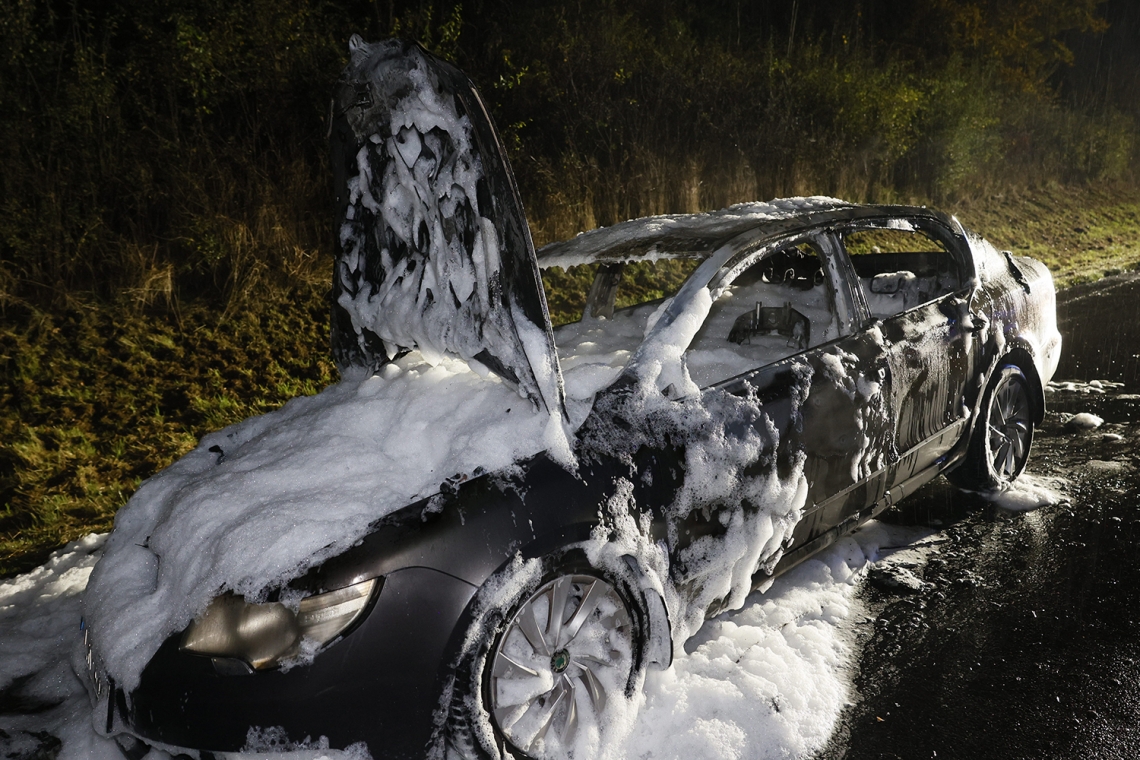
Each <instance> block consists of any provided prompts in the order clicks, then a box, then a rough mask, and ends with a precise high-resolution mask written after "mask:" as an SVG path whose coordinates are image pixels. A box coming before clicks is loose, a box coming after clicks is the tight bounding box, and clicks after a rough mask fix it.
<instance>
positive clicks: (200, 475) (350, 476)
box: [85, 353, 573, 692]
mask: <svg viewBox="0 0 1140 760" xmlns="http://www.w3.org/2000/svg"><path fill="white" fill-rule="evenodd" d="M211 449H214V450H211ZM542 451H550V452H551V453H552V455H553V456H554V457H555V458H556V459H559V460H560V461H562V462H564V463H566V464H567V466H571V464H572V459H573V456H572V454H571V453H570V450H569V444H568V441H567V439H566V437H565V431H564V429H563V428H562V426H561V423H560V422H559V420H558V419H557V418H555V417H553V416H551V415H549V414H547V413H545V412H544V411H535V410H534V407H533V405H532V404H530V402H529V401H527V400H525V399H523V398H521V397H520V396H519V395H518V394H517V393H516V392H515V391H514V390H512V389H511V388H510V387H508V386H507V385H506V384H504V383H502V382H500V381H499V380H498V378H496V377H494V376H488V377H481V376H480V375H478V374H476V373H474V372H473V371H471V370H470V369H469V368H468V366H467V365H466V364H464V363H463V362H461V361H459V360H457V359H452V358H449V357H440V358H439V360H438V363H437V364H436V365H435V366H432V365H431V364H428V363H427V362H425V361H424V360H423V359H422V357H421V356H420V355H419V354H418V353H412V354H409V355H407V356H405V357H404V358H402V359H400V360H399V361H397V362H394V363H392V364H389V365H386V366H385V367H384V368H383V369H382V370H381V371H380V373H378V374H377V375H375V376H371V377H367V378H363V377H354V378H348V379H346V380H344V381H343V382H341V383H338V384H337V385H334V386H331V387H329V388H327V389H325V390H324V391H323V392H322V393H320V394H317V395H316V396H310V397H305V398H298V399H294V400H293V401H290V402H289V403H288V404H286V405H285V406H284V407H283V408H281V409H279V410H277V411H275V412H271V413H269V414H266V415H262V416H259V417H252V418H250V419H247V420H245V421H243V422H241V423H238V424H236V425H233V426H231V427H228V428H226V429H224V430H221V431H219V432H216V433H212V434H210V435H207V436H205V437H204V438H203V439H202V440H201V442H200V443H199V444H198V447H197V448H196V449H195V450H194V451H192V452H191V453H189V454H187V455H186V456H185V457H183V458H182V459H180V460H179V461H177V462H175V463H174V464H173V465H171V466H170V467H169V468H167V469H166V470H164V471H162V472H160V473H159V474H157V475H155V476H154V477H152V478H150V479H149V480H148V481H146V482H145V483H144V484H143V485H142V486H141V487H140V488H139V490H138V492H137V493H136V494H135V495H134V497H132V498H131V500H130V502H128V504H127V505H126V506H125V507H123V508H122V509H121V510H120V511H119V513H118V515H117V516H116V519H115V531H114V533H113V534H112V537H111V539H110V540H109V541H108V542H107V548H106V555H105V557H104V559H103V561H102V562H101V563H100V564H99V566H98V568H97V569H96V570H95V572H94V574H93V575H92V579H91V585H90V588H89V589H88V592H87V598H86V601H85V614H86V616H87V621H88V623H89V625H90V628H91V635H92V637H93V640H94V643H95V650H96V652H97V653H98V657H99V659H100V662H99V665H100V667H102V668H103V669H104V670H105V671H106V673H107V674H108V675H109V676H111V677H112V678H114V679H115V681H116V682H117V683H118V684H119V685H120V686H121V687H122V688H123V689H125V690H126V691H128V692H129V691H130V690H131V689H133V688H134V687H135V686H136V685H137V684H138V680H139V676H140V674H141V673H142V669H143V667H144V666H145V665H146V663H147V662H148V661H149V660H150V658H151V656H152V655H153V654H154V652H155V651H156V650H157V648H158V646H159V645H160V644H161V643H162V642H163V640H165V639H166V637H167V636H169V635H170V634H172V633H174V632H175V631H178V630H181V629H182V628H184V627H185V626H186V625H187V624H189V622H190V621H191V620H192V619H193V618H194V617H195V616H196V615H197V614H199V613H200V612H201V611H202V610H203V609H205V607H206V605H207V604H209V602H210V600H211V599H213V598H214V597H215V596H217V595H218V594H219V593H221V592H222V591H225V590H231V591H234V592H236V593H237V594H239V595H242V596H244V597H246V598H247V599H250V600H262V599H264V598H265V595H266V594H267V593H268V592H269V591H271V590H273V589H275V588H277V587H280V586H282V585H283V584H285V583H286V582H288V581H289V580H290V579H292V578H295V577H297V576H298V575H300V574H301V573H303V572H304V571H305V570H306V569H308V568H310V567H312V566H314V565H317V564H319V563H320V562H322V561H324V560H325V559H328V558H329V557H333V556H336V555H337V554H340V553H341V552H343V551H345V550H346V549H348V548H349V547H350V546H352V545H353V544H354V543H355V542H356V541H358V540H359V539H360V538H362V537H363V536H364V535H365V534H366V533H367V532H368V530H369V527H370V526H371V525H372V524H373V523H374V522H375V521H376V520H377V519H379V518H381V517H383V516H384V515H386V514H388V513H390V512H392V511H394V510H396V509H399V508H401V507H404V506H407V505H408V504H411V503H412V502H414V501H416V500H417V499H420V498H423V497H427V496H431V495H433V494H435V493H437V492H438V491H439V488H440V484H441V483H443V481H444V480H445V479H447V478H449V477H452V476H455V475H460V476H468V475H471V474H473V473H474V472H476V470H477V468H484V469H486V470H487V471H496V470H500V469H503V468H506V467H508V466H510V465H512V464H513V463H515V462H518V461H520V460H522V459H525V458H527V457H529V456H531V455H534V454H537V453H539V452H542Z"/></svg>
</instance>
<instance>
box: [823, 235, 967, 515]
mask: <svg viewBox="0 0 1140 760" xmlns="http://www.w3.org/2000/svg"><path fill="white" fill-rule="evenodd" d="M836 232H837V238H838V240H839V241H840V244H841V245H842V247H843V250H844V252H845V253H846V255H847V256H848V257H849V260H850V262H851V265H852V273H853V275H854V278H855V282H856V283H857V287H856V288H855V296H856V301H857V302H858V308H859V309H861V310H864V311H865V316H864V320H865V324H867V325H868V329H869V330H871V331H878V332H879V333H881V337H882V341H883V344H884V347H885V350H886V354H887V369H888V373H889V378H890V382H889V385H890V395H889V398H888V403H889V405H890V412H891V416H892V418H893V420H894V430H893V437H894V440H895V444H896V446H897V447H898V452H899V456H898V461H897V463H895V465H894V466H893V467H892V468H891V472H890V474H889V476H888V483H887V485H888V488H890V489H891V497H892V498H891V500H892V501H897V500H898V499H899V498H902V497H903V496H904V495H906V493H908V492H909V491H910V490H913V487H917V485H920V484H921V482H925V480H926V479H928V478H929V476H930V473H931V471H932V468H936V467H937V465H938V464H939V463H940V462H941V460H942V458H943V457H945V456H946V455H947V453H948V452H949V451H950V450H951V449H952V448H953V446H954V444H955V443H956V442H957V441H958V440H959V438H960V437H961V434H962V431H963V429H964V427H965V425H966V423H967V417H968V411H967V408H966V403H965V397H966V390H967V389H966V384H967V382H968V378H970V377H971V376H972V375H973V373H974V369H975V365H976V362H977V356H976V355H977V352H976V350H975V349H976V343H977V341H976V340H975V339H974V336H975V333H976V331H977V330H978V329H980V328H981V327H983V326H984V322H983V318H982V317H976V316H974V315H971V314H970V309H969V303H970V295H971V288H972V283H973V282H974V279H973V266H972V262H971V260H970V258H969V255H968V249H967V246H966V242H965V240H964V239H962V238H961V236H960V235H956V234H955V233H954V232H953V231H952V230H950V229H948V228H946V227H945V226H943V225H942V224H941V223H940V222H938V221H937V220H934V219H925V218H905V217H896V218H881V219H869V220H862V221H859V222H855V223H851V224H849V225H846V226H844V227H841V228H839V229H837V230H836Z"/></svg>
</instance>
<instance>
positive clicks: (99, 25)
mask: <svg viewBox="0 0 1140 760" xmlns="http://www.w3.org/2000/svg"><path fill="white" fill-rule="evenodd" d="M353 33H360V34H361V35H363V36H364V37H365V38H366V39H370V40H371V39H378V38H381V37H384V36H387V35H389V34H395V35H400V36H403V37H407V38H412V39H415V40H418V41H420V42H421V43H422V44H423V45H424V46H425V47H426V48H428V49H430V50H431V51H433V52H434V53H436V54H437V55H441V56H443V57H445V58H448V59H450V60H452V61H454V62H455V63H456V64H457V65H458V66H460V67H461V68H462V69H463V70H465V71H466V72H468V73H469V75H470V76H471V78H472V79H473V80H474V81H475V83H476V85H477V86H478V88H479V89H480V91H481V92H482V94H483V96H484V98H485V99H486V101H487V102H488V105H489V108H490V110H491V113H492V115H493V117H494V118H495V120H496V122H497V124H498V127H499V129H500V131H501V133H502V136H503V138H504V141H505V143H506V145H507V148H508V151H509V154H510V159H511V162H512V165H513V167H514V170H515V173H516V174H517V176H518V180H519V186H520V189H521V191H522V193H523V200H524V203H525V205H526V209H527V214H528V219H529V222H530V225H531V229H532V231H533V234H534V237H535V239H536V242H537V243H539V244H542V243H545V242H549V241H551V240H556V239H563V238H566V237H569V236H571V235H574V234H576V233H577V232H579V231H581V230H584V229H590V228H593V227H595V226H598V225H605V224H611V223H613V222H615V221H618V220H621V219H626V218H631V217H636V216H640V215H645V214H653V213H663V212H686V211H698V210H705V209H714V208H720V207H723V206H726V205H729V204H731V203H736V202H740V201H750V200H764V199H768V198H772V197H778V196H787V195H800V194H804V195H808V194H829V195H836V196H840V197H844V198H847V199H850V200H854V201H876V202H896V201H897V202H909V203H931V204H934V205H937V206H939V207H942V208H948V209H950V210H951V211H954V212H956V213H961V212H963V211H965V212H967V213H964V214H963V221H964V222H965V223H967V224H968V225H970V226H973V227H974V228H975V229H977V230H979V231H980V232H982V233H984V234H986V235H987V236H988V237H989V238H990V239H991V240H992V241H993V242H994V243H995V244H996V245H999V246H1001V247H1008V248H1011V249H1012V250H1014V251H1016V252H1018V253H1024V254H1031V255H1033V256H1036V257H1038V258H1040V259H1042V260H1045V261H1047V262H1050V264H1051V265H1052V266H1054V267H1056V269H1055V271H1057V272H1058V276H1059V277H1066V278H1070V279H1071V278H1072V277H1074V276H1076V275H1074V274H1073V273H1074V272H1077V273H1082V272H1091V273H1092V274H1094V275H1099V274H1100V273H1101V272H1103V271H1104V270H1105V269H1108V268H1111V267H1121V266H1130V265H1132V264H1133V263H1135V262H1136V261H1137V260H1138V259H1140V252H1138V251H1137V248H1136V242H1135V241H1136V240H1137V239H1140V188H1138V184H1140V183H1137V182H1136V180H1137V177H1140V174H1138V172H1137V169H1138V168H1140V141H1138V135H1140V130H1138V128H1137V127H1138V123H1140V61H1138V56H1140V52H1138V51H1140V3H1137V2H1135V0H1107V1H1105V2H1098V1H1097V0H1035V1H1034V2H1026V1H1025V0H963V1H961V2H953V1H952V0H857V1H856V2H851V1H850V0H843V1H842V2H841V1H839V0H818V1H815V2H812V1H810V0H752V1H746V0H704V1H703V2H697V1H696V0H688V1H685V2H682V1H680V0H621V1H620V2H619V1H618V0H582V1H581V2H573V3H552V2H522V1H519V2H507V1H506V0H464V1H463V2H456V1H455V0H436V1H435V2H411V1H410V0H377V1H376V2H363V1H360V2H313V1H312V0H245V1H244V2H234V1H233V0H0V576H3V575H6V574H11V573H14V572H19V571H21V570H26V569H30V568H32V567H35V566H36V565H38V564H40V563H41V562H43V560H44V559H45V558H46V556H47V555H48V553H49V552H50V551H52V550H53V549H55V548H57V547H59V546H61V545H63V544H64V543H66V542H67V541H69V540H72V539H74V538H77V537H79V536H81V535H83V534H85V533H87V532H89V531H92V530H96V531H103V530H107V529H108V528H109V527H110V525H111V521H112V519H113V516H114V514H115V512H116V511H117V509H118V508H119V507H120V506H121V505H122V504H123V503H125V501H126V500H127V499H128V498H129V497H130V495H131V494H132V493H133V492H134V490H135V489H136V488H137V486H138V484H139V483H140V482H141V481H142V480H143V479H144V478H147V477H149V476H150V475H152V474H154V473H155V472H157V471H158V470H159V469H161V468H162V467H165V466H166V465H167V464H169V463H170V462H171V461H172V460H173V459H175V458H176V457H178V456H180V455H181V454H183V453H185V452H186V451H188V450H189V449H190V448H192V447H193V446H194V445H195V443H196V441H197V438H198V437H199V436H200V435H202V434H204V433H206V432H208V431H211V430H216V429H218V428H220V427H223V426H225V425H227V424H230V423H233V422H236V421H238V420H240V419H242V418H244V417H246V416H248V415H251V414H257V413H261V412H265V411H268V410H271V409H274V408H276V407H278V406H279V405H280V404H281V403H283V402H284V401H285V400H287V399H289V398H291V397H294V396H296V395H299V394H311V393H316V392H318V391H319V390H320V389H321V388H323V387H325V386H327V385H328V384H329V383H331V382H334V381H335V380H336V370H335V368H334V367H333V366H332V363H331V362H330V361H329V357H328V326H327V325H328V313H329V303H328V300H327V294H328V290H329V272H330V269H331V249H332V245H331V243H332V224H333V209H332V197H333V194H332V188H331V186H330V183H331V180H330V172H329V171H328V167H327V158H326V153H327V139H326V133H327V130H328V123H327V118H328V105H329V98H330V95H331V93H332V88H333V83H334V82H335V81H336V78H337V77H338V75H339V73H340V70H341V68H342V67H343V65H344V63H345V60H346V56H347V49H348V46H347V42H348V38H349V36H350V35H351V34H353ZM1070 264H1071V267H1070ZM1080 276H1084V275H1083V274H1081V275H1080ZM544 281H545V286H546V290H547V294H548V297H549V300H550V304H551V308H552V311H554V312H555V318H556V319H558V320H563V321H565V320H567V319H572V318H573V314H572V312H573V306H574V303H575V298H577V303H579V304H580V302H581V297H582V296H583V295H584V288H585V287H586V286H587V285H588V284H589V282H590V274H589V273H588V272H587V273H585V274H583V275H574V274H568V273H564V272H562V271H561V270H550V271H548V272H547V273H545V274H544Z"/></svg>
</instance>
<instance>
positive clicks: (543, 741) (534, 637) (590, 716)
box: [486, 572, 638, 760]
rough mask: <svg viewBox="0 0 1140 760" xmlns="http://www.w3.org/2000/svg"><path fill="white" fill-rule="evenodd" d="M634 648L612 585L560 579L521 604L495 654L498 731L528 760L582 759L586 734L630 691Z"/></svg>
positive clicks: (583, 577)
mask: <svg viewBox="0 0 1140 760" xmlns="http://www.w3.org/2000/svg"><path fill="white" fill-rule="evenodd" d="M637 647H638V634H637V631H636V628H635V625H634V622H633V617H632V615H631V611H630V609H629V606H628V605H627V603H626V602H625V600H624V599H623V598H622V596H621V594H619V593H618V591H617V589H616V588H614V586H612V585H611V584H610V583H609V582H608V581H606V580H605V579H604V578H602V577H599V576H598V575H594V574H587V573H573V572H567V573H564V574H558V575H557V576H556V577H554V578H552V579H551V580H549V581H547V582H546V583H544V584H543V585H542V586H541V587H540V588H538V589H537V590H536V591H534V593H532V594H531V595H530V596H529V597H528V598H527V599H526V600H525V601H523V602H522V604H520V605H519V606H518V608H517V609H516V610H515V612H514V614H513V615H512V616H511V618H510V620H509V621H508V623H507V625H506V627H505V628H504V630H503V632H502V634H501V635H500V637H499V640H498V641H497V642H496V644H495V648H494V650H493V652H492V653H491V657H490V662H489V665H490V667H489V668H488V670H487V676H486V692H487V694H486V697H487V706H488V707H489V708H490V713H491V720H492V722H493V723H494V725H495V728H496V729H497V731H498V732H499V733H501V734H502V736H503V738H504V739H505V740H506V741H507V742H508V743H509V744H510V745H511V746H513V747H516V748H518V749H519V750H522V751H523V752H525V753H526V754H527V755H528V756H530V757H534V758H542V759H543V760H545V759H546V758H563V757H568V756H571V755H572V756H574V757H579V756H581V752H579V751H576V748H577V747H578V746H579V744H580V743H581V741H585V742H589V738H588V737H587V736H586V733H587V732H589V733H590V734H593V735H596V734H599V733H600V732H601V729H602V728H603V726H604V721H605V715H606V713H607V707H608V706H610V705H609V702H610V699H611V695H616V696H617V698H622V697H624V695H625V692H626V690H627V688H628V687H629V686H630V683H629V681H630V676H631V675H632V674H633V673H634V663H635V662H636V659H637V655H638V653H637V651H636V650H637ZM580 740H581V741H580Z"/></svg>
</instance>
